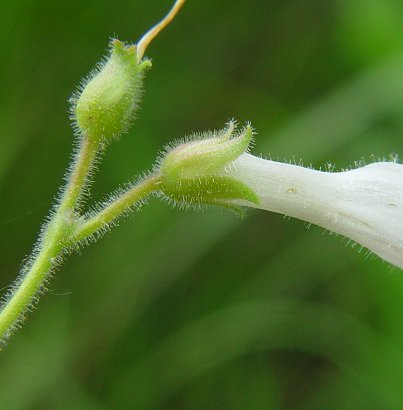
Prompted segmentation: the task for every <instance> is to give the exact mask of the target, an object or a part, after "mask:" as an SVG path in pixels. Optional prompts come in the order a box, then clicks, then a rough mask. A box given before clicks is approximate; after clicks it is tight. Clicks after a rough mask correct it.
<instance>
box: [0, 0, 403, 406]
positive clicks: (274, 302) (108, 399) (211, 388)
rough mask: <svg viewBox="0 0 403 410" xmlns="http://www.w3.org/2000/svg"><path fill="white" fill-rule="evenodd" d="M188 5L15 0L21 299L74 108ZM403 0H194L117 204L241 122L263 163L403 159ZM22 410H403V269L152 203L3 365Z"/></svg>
mask: <svg viewBox="0 0 403 410" xmlns="http://www.w3.org/2000/svg"><path fill="white" fill-rule="evenodd" d="M170 6H171V1H170V0H155V1H154V0H153V1H150V0H130V1H129V0H116V1H113V2H112V1H106V0H83V1H76V0H69V1H67V0H59V1H57V2H55V1H51V0H41V1H39V0H2V1H1V4H0V16H1V26H0V50H1V54H0V55H1V60H2V61H1V65H0V90H1V99H0V130H1V137H0V215H1V217H0V229H1V235H0V242H1V243H0V245H1V253H0V266H1V277H0V287H4V288H3V291H4V290H5V288H6V287H7V286H8V285H9V284H10V283H11V282H12V281H13V279H14V278H15V277H16V275H17V272H18V270H19V267H20V265H21V263H22V260H23V258H24V257H25V256H26V255H27V254H29V252H30V249H31V247H32V244H33V243H34V241H35V239H36V236H37V232H38V228H39V226H40V224H41V222H42V221H43V220H44V217H45V215H46V214H47V212H48V209H49V207H50V205H51V204H52V203H53V202H54V198H55V196H56V193H57V190H58V187H59V186H60V183H61V181H62V177H63V173H64V170H65V168H66V166H67V164H68V162H69V158H70V155H71V150H72V142H73V138H72V132H71V128H70V124H69V120H68V114H67V110H68V102H67V99H68V98H69V96H70V95H71V93H72V91H73V90H74V88H75V86H76V85H77V84H78V83H79V81H80V79H81V78H82V77H84V76H85V75H86V74H87V73H88V72H89V70H90V69H91V68H92V67H93V65H94V64H95V63H96V62H97V61H99V60H100V57H101V56H102V55H103V54H104V51H105V49H106V47H107V42H108V38H109V37H111V36H118V37H119V38H120V39H122V40H129V41H136V39H138V38H139V37H140V35H141V34H142V33H144V32H145V31H146V30H147V29H148V28H149V27H150V26H151V25H153V24H154V23H155V22H157V21H158V19H160V18H161V17H162V16H163V14H164V13H165V12H166V11H167V10H168V8H169V7H170ZM402 47H403V2H402V1H401V0H376V1H367V0H327V1H323V0H271V1H266V0H249V1H243V2H234V1H231V0H218V1H215V2H208V1H196V0H188V3H187V4H186V6H185V8H184V9H183V11H182V12H181V13H180V15H179V16H178V18H177V19H176V21H175V22H174V24H172V25H171V26H170V27H169V28H168V29H167V30H166V31H165V32H163V33H162V34H161V35H160V37H159V38H158V39H157V40H156V41H155V43H153V44H152V45H151V46H150V48H149V50H148V52H147V55H148V56H150V57H152V58H153V62H154V66H153V69H152V70H151V71H150V72H149V73H148V75H147V78H146V93H145V96H144V99H143V104H142V109H141V111H140V113H139V116H138V120H137V121H136V123H135V126H134V127H133V128H132V130H131V132H130V134H129V135H126V136H125V137H124V138H123V139H122V140H121V141H120V142H119V143H117V144H114V145H113V146H111V147H110V149H109V150H108V152H107V155H106V157H105V159H104V161H103V163H102V165H101V167H100V170H99V172H98V174H97V178H96V183H95V185H94V187H93V191H92V192H93V196H94V198H95V199H100V198H103V197H104V196H105V195H106V194H108V193H109V192H110V191H111V190H113V189H115V188H116V187H117V186H118V185H119V184H121V183H123V182H125V181H127V180H128V179H131V178H133V177H134V176H135V175H137V174H139V173H140V172H142V171H143V170H145V169H149V168H150V167H151V166H152V164H153V162H154V160H155V158H156V156H157V153H158V151H159V150H160V149H161V148H162V147H163V145H164V144H166V143H168V142H169V141H171V140H172V139H174V138H177V137H182V136H184V135H185V134H189V133H191V132H194V131H201V130H205V129H211V128H220V127H222V126H223V124H224V123H225V122H226V121H227V120H228V119H229V118H232V117H234V118H236V119H237V120H239V121H240V122H244V121H247V120H250V121H251V122H252V123H253V125H254V126H255V127H256V130H257V131H258V136H257V138H256V147H255V149H254V153H256V154H262V155H264V156H271V158H273V159H278V160H286V161H295V162H300V161H303V163H304V164H306V165H309V164H312V165H313V166H315V167H322V168H323V167H332V166H335V168H336V169H342V168H346V167H349V166H351V165H354V162H355V161H361V160H363V161H365V162H370V161H373V160H374V159H378V158H383V157H385V158H388V157H389V155H390V154H393V153H395V154H400V155H401V154H402V152H403V144H402V135H403V48H402ZM0 403H1V404H0V408H1V409H7V410H13V409H301V410H302V409H401V408H403V275H402V272H401V271H399V270H398V269H393V268H392V267H391V266H389V265H388V264H386V263H384V262H382V261H380V260H379V259H377V258H375V257H372V256H369V255H368V254H367V252H366V251H365V250H362V251H361V252H359V247H358V246H357V247H356V249H352V247H351V246H350V245H347V240H345V239H343V238H341V237H337V236H335V235H329V233H327V232H323V229H320V228H317V227H310V229H308V227H307V226H306V224H304V223H303V222H301V221H297V220H289V219H284V217H283V216H281V215H276V214H270V213H268V212H262V211H260V212H250V213H249V215H248V217H247V218H246V219H245V220H244V221H241V220H240V219H238V218H237V217H235V216H233V215H232V214H228V213H227V212H225V211H220V210H209V211H207V212H202V213H196V212H186V213H184V212H180V211H178V210H175V209H172V208H170V207H169V206H167V205H166V204H164V203H161V202H160V201H159V200H157V199H152V200H151V201H150V202H149V204H148V205H147V206H146V207H144V208H143V209H142V210H141V212H140V213H138V214H136V215H135V216H134V217H131V218H128V219H126V220H124V221H122V223H121V224H120V227H119V228H117V229H114V230H113V231H112V232H111V233H110V234H108V235H107V236H106V237H105V238H104V239H103V240H102V241H99V242H98V243H96V244H95V245H93V246H91V247H90V248H88V249H85V250H84V251H83V254H82V255H77V256H76V255H75V256H73V257H70V258H69V260H68V261H66V263H65V265H64V266H63V267H62V268H61V269H60V270H59V271H58V272H57V275H56V276H55V277H54V278H53V279H52V281H51V283H50V286H49V292H48V293H47V294H46V295H45V296H44V297H43V298H42V300H41V301H40V303H39V306H38V309H36V310H35V312H33V313H32V314H30V316H29V320H28V321H27V323H26V324H25V326H24V327H23V329H21V330H20V331H19V332H18V333H17V334H16V336H15V337H14V338H13V339H12V341H11V342H10V344H9V346H8V348H7V349H6V350H5V351H4V352H3V353H2V354H1V355H0Z"/></svg>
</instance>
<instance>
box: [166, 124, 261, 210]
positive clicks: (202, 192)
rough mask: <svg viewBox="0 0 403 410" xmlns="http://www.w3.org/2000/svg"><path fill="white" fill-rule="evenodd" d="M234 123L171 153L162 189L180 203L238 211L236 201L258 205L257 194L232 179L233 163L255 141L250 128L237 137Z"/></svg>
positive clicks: (168, 155) (167, 155) (168, 157)
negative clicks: (214, 206) (230, 172)
mask: <svg viewBox="0 0 403 410" xmlns="http://www.w3.org/2000/svg"><path fill="white" fill-rule="evenodd" d="M235 128H236V127H235V123H234V122H229V123H228V125H227V127H226V128H225V129H223V130H221V131H220V132H218V133H217V132H214V133H212V132H210V133H207V134H206V135H205V136H204V138H203V139H200V137H199V139H197V140H192V141H187V142H184V143H182V144H180V145H178V146H177V147H175V148H174V149H172V150H170V151H169V152H168V153H167V154H166V155H165V157H164V158H163V159H162V161H161V165H160V168H159V172H160V174H161V176H162V179H161V185H160V189H161V190H162V192H163V193H164V194H165V195H166V196H167V197H168V198H170V199H172V200H174V201H175V202H176V203H179V204H189V205H191V204H207V205H221V206H225V207H230V208H236V209H237V208H238V207H237V206H236V205H234V201H236V200H241V201H247V202H250V203H253V204H258V203H259V198H258V197H257V195H256V194H255V192H254V191H253V190H252V189H250V188H249V187H248V186H247V185H245V184H244V183H242V182H240V181H238V180H236V179H234V178H232V177H231V176H230V175H229V172H228V170H229V169H230V167H231V164H232V162H233V161H235V160H236V159H237V158H238V157H239V156H240V155H242V154H243V153H244V152H246V151H247V149H248V147H249V144H250V142H251V140H252V136H253V131H252V128H251V126H250V125H247V126H246V127H245V128H244V129H242V130H241V131H240V132H238V133H237V134H235V135H234V132H235Z"/></svg>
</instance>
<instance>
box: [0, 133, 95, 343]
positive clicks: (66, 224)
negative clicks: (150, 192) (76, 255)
mask: <svg viewBox="0 0 403 410" xmlns="http://www.w3.org/2000/svg"><path fill="white" fill-rule="evenodd" d="M98 148H99V143H98V142H96V141H94V140H93V139H91V138H84V139H83V141H82V145H81V147H80V150H79V152H78V153H77V155H76V158H75V161H74V163H73V168H72V172H71V174H70V176H69V180H68V183H67V186H66V189H65V191H64V193H63V196H62V199H61V202H60V205H59V207H58V208H57V210H56V213H55V215H54V216H53V217H52V219H51V220H50V222H49V223H48V225H47V228H46V230H45V232H44V233H43V235H42V237H41V239H40V242H39V246H38V248H37V250H36V251H35V254H34V256H33V260H32V264H31V266H30V267H29V268H28V269H27V271H26V273H25V272H24V270H23V275H24V276H23V277H22V279H20V280H19V281H17V283H16V285H15V287H14V290H13V291H12V293H11V294H10V296H9V297H8V298H7V299H6V301H5V303H4V304H3V306H2V310H1V312H0V339H1V340H4V339H7V338H8V337H9V336H10V335H11V333H12V330H13V329H14V328H15V327H16V326H17V325H18V321H19V320H20V319H21V318H22V317H23V315H24V312H25V311H26V310H27V309H28V308H29V307H31V306H32V305H33V304H34V303H35V297H36V295H37V294H38V292H39V291H40V290H41V288H42V286H43V284H44V281H45V280H46V277H47V275H48V274H49V273H50V271H51V270H52V268H54V267H55V265H56V262H57V258H58V257H59V256H60V255H61V253H62V252H63V250H64V249H65V245H64V242H63V239H64V238H65V237H66V235H67V234H68V233H69V232H70V231H71V227H72V224H73V223H74V221H75V216H74V210H75V207H76V205H77V201H78V200H79V198H80V195H81V193H82V191H83V189H84V186H85V182H86V180H87V176H88V174H89V172H90V170H91V166H92V164H93V162H94V159H95V156H96V153H97V151H98Z"/></svg>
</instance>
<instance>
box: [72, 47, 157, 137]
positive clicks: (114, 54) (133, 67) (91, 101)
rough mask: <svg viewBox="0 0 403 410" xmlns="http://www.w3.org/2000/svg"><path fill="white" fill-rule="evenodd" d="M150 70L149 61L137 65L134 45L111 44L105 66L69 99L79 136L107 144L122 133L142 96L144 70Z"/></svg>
mask: <svg viewBox="0 0 403 410" xmlns="http://www.w3.org/2000/svg"><path fill="white" fill-rule="evenodd" d="M149 67H151V62H150V61H149V60H144V61H141V62H140V63H138V62H137V49H136V46H135V45H127V44H125V43H123V42H121V41H119V40H112V41H111V43H110V54H109V57H108V58H107V60H106V62H105V63H104V64H103V65H102V67H100V68H99V69H98V70H97V71H96V73H95V74H94V75H91V76H90V78H89V80H88V81H87V82H86V84H85V85H84V86H83V87H82V90H81V92H80V93H78V95H76V96H73V98H72V99H71V101H72V105H73V106H72V110H71V111H72V114H73V119H74V121H75V123H76V126H77V128H78V131H79V133H80V134H81V135H84V136H86V137H88V138H95V139H97V140H99V141H100V142H109V141H110V140H111V139H113V138H117V137H119V136H120V134H122V133H123V132H125V131H126V130H127V128H128V127H129V125H130V123H131V121H132V119H133V116H134V113H135V111H136V108H137V103H138V101H139V99H140V96H141V86H142V83H143V73H144V70H145V69H147V68H149Z"/></svg>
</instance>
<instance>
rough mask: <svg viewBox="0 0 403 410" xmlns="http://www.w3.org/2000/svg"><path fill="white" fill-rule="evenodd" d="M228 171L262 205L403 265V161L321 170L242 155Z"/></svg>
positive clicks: (238, 201)
mask: <svg viewBox="0 0 403 410" xmlns="http://www.w3.org/2000/svg"><path fill="white" fill-rule="evenodd" d="M233 164H234V165H235V166H234V167H231V169H230V170H229V171H228V175H230V176H231V177H233V178H235V179H237V180H238V181H240V182H242V183H243V184H245V185H246V186H248V187H249V188H250V189H252V190H253V191H254V192H255V193H256V195H257V197H258V198H259V203H258V205H254V204H251V203H250V202H245V201H242V200H236V201H235V202H236V203H238V204H241V205H246V206H253V207H256V208H260V209H265V210H268V211H273V212H278V213H282V214H286V215H289V216H292V217H295V218H298V219H302V220H305V221H308V222H311V223H313V224H315V225H319V226H321V227H324V228H326V229H329V230H331V231H333V232H336V233H338V234H341V235H344V236H346V237H348V238H351V239H353V240H354V241H356V242H358V243H359V244H361V245H363V246H364V247H366V248H368V249H369V250H371V251H372V252H374V253H375V254H377V255H379V256H380V257H381V258H383V259H385V260H387V261H388V262H390V263H392V264H394V265H396V266H398V267H400V268H403V165H401V164H397V163H393V162H377V163H373V164H370V165H367V166H364V167H362V168H357V169H353V170H350V171H345V172H337V173H330V172H321V171H315V170H313V169H309V168H304V167H301V166H296V165H291V164H285V163H280V162H275V161H269V160H264V159H261V158H257V157H255V156H253V155H250V154H246V153H245V154H242V155H241V156H240V157H239V158H238V159H236V160H235V161H234V163H233Z"/></svg>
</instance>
